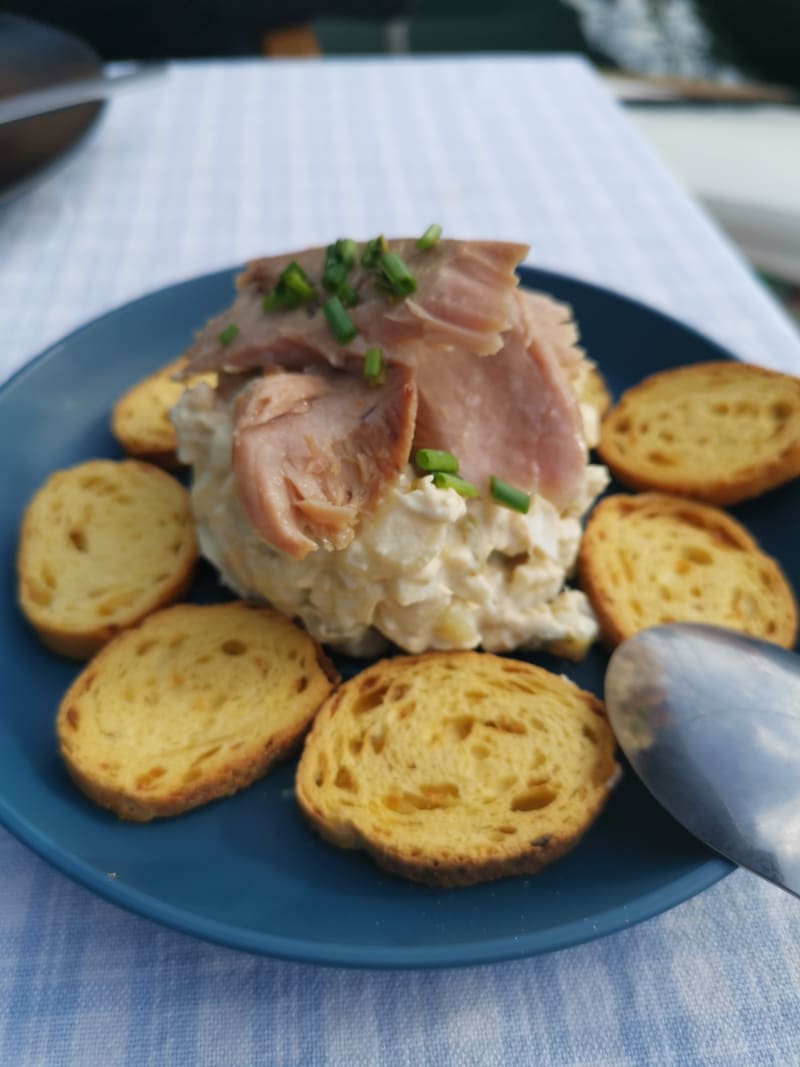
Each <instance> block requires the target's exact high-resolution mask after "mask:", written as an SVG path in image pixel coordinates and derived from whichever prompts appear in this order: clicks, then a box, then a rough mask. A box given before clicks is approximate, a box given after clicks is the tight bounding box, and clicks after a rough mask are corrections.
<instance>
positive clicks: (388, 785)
mask: <svg viewBox="0 0 800 1067" xmlns="http://www.w3.org/2000/svg"><path fill="white" fill-rule="evenodd" d="M447 665H450V666H449V667H448V666H447ZM440 667H444V668H445V669H446V670H450V669H452V670H453V671H454V672H455V673H454V674H452V675H451V678H452V682H451V685H456V686H459V690H458V692H459V694H461V691H462V689H463V687H464V686H466V690H465V692H466V691H469V690H470V686H472V685H475V686H477V687H478V689H479V690H480V691H481V692H482V693H483V694H484V696H486V697H487V698H490V694H491V679H492V678H494V679H495V681H496V683H497V684H498V685H500V686H501V688H500V689H498V692H497V696H499V697H500V700H501V703H502V701H503V699H504V692H505V699H511V700H512V701H513V692H515V690H513V689H508V690H507V691H504V690H503V689H502V685H512V686H521V687H522V691H523V692H525V693H527V695H528V703H529V709H532V708H533V707H534V704H536V707H537V709H538V710H537V711H536V713H535V715H536V716H543V715H544V711H543V701H544V700H545V698H547V700H549V701H553V700H555V701H558V702H563V704H564V707H565V709H566V710H565V714H564V716H563V717H562V718H561V719H560V720H559V729H560V730H566V731H567V732H568V733H569V731H573V732H580V731H582V730H584V729H586V730H587V731H588V735H591V736H592V738H593V739H594V742H595V743H596V747H595V748H593V749H592V750H591V752H590V754H589V755H588V756H587V755H586V753H584V755H585V756H586V758H587V766H588V767H589V768H590V773H587V775H586V777H585V779H583V780H582V781H581V784H580V787H579V789H578V790H577V791H576V797H577V795H578V793H580V794H581V796H580V799H579V800H578V799H575V798H574V797H571V798H570V801H571V807H570V806H569V805H567V806H566V807H565V808H564V810H563V811H562V810H561V809H559V813H558V817H557V818H556V816H555V815H553V816H552V818H551V817H550V813H549V812H548V811H547V808H548V803H543V804H542V805H541V806H542V808H543V810H544V813H545V814H544V815H542V814H540V813H539V812H538V811H537V810H534V806H535V804H538V798H537V795H535V794H536V789H537V788H541V789H549V788H550V786H548V785H545V784H544V778H543V780H542V782H541V783H539V785H537V786H532V785H531V783H530V782H529V781H526V778H525V775H526V773H527V771H525V770H524V769H521V770H520V774H521V777H520V780H519V781H518V782H516V784H515V785H514V786H512V785H511V784H508V783H507V786H506V788H507V789H508V790H509V791H510V792H509V793H508V796H505V795H503V786H502V783H501V784H500V785H499V787H498V788H499V794H500V800H498V802H497V804H496V805H495V804H494V802H493V801H490V802H488V806H487V805H483V806H481V805H480V804H478V806H477V808H476V809H475V810H474V811H473V809H472V808H471V807H468V808H467V811H468V813H469V816H470V817H474V822H475V825H476V826H477V825H478V824H479V823H480V822H481V820H482V819H484V818H485V819H488V820H490V821H491V820H493V819H499V820H500V823H501V826H500V828H499V832H496V831H494V830H491V829H490V828H488V827H485V826H484V827H483V828H481V829H479V830H478V829H473V830H472V831H470V829H467V830H466V831H464V833H465V834H466V838H467V840H466V843H462V844H461V845H459V844H458V843H457V840H456V838H457V834H456V833H453V835H452V837H449V838H448V843H447V844H446V845H445V846H442V845H441V833H442V832H447V833H449V831H447V830H446V828H445V830H443V831H439V839H438V840H437V841H431V840H428V839H427V838H426V834H428V833H429V832H430V825H423V827H422V828H421V829H420V830H419V832H418V833H417V831H416V830H410V831H409V830H408V828H404V827H402V819H403V817H404V809H403V807H402V804H403V799H402V794H403V790H404V789H408V790H412V794H411V795H412V797H414V795H415V794H414V793H413V789H414V785H413V782H415V781H416V780H417V779H418V778H419V777H420V773H423V776H424V767H423V766H422V765H423V764H424V763H425V760H426V758H427V759H429V760H430V759H431V758H432V757H431V756H430V753H431V751H433V750H434V749H435V748H436V744H435V743H429V744H426V741H425V738H426V737H427V736H428V734H429V733H430V729H429V727H431V724H433V730H434V735H435V733H436V730H437V729H438V727H439V726H441V727H442V729H443V730H447V729H449V726H448V725H447V724H448V723H449V722H450V719H451V712H452V701H451V702H450V703H448V701H447V699H446V698H447V694H446V693H443V692H438V697H439V698H441V699H442V701H443V703H442V704H441V706H438V707H437V705H436V701H437V691H436V690H434V692H433V693H432V694H431V697H430V702H429V703H428V704H426V705H425V707H424V709H423V710H422V712H421V715H420V722H419V726H420V730H421V733H420V735H419V736H418V737H417V739H416V741H415V742H414V748H413V760H412V762H413V763H414V764H415V767H414V768H413V769H407V768H400V767H399V765H398V763H397V759H398V753H399V749H395V750H393V751H392V753H391V754H390V756H391V761H392V762H391V763H388V762H387V765H386V767H385V768H384V770H385V774H386V777H385V779H384V780H382V781H381V782H380V784H379V785H378V787H377V789H378V791H379V792H380V793H381V795H377V793H376V789H374V788H371V787H370V788H369V789H367V790H366V791H365V792H364V795H362V796H361V797H360V798H359V802H358V804H356V806H355V807H353V806H349V807H344V806H342V805H341V804H340V803H339V802H338V798H337V796H336V795H335V794H336V790H335V788H333V787H330V788H326V782H323V783H320V782H319V765H320V760H323V761H325V760H326V759H327V761H328V772H327V775H328V779H330V780H333V781H334V782H336V781H337V780H338V778H339V776H340V775H342V774H343V775H345V778H344V781H345V783H347V776H355V775H356V773H357V772H356V771H355V769H354V766H353V761H352V760H351V759H349V757H342V758H341V760H340V763H339V764H338V765H337V764H334V763H332V761H331V760H330V753H331V745H332V743H333V741H332V739H334V738H335V743H336V745H337V746H338V748H339V750H340V751H341V752H342V753H346V752H347V751H348V746H349V751H350V752H351V753H352V752H353V751H354V745H355V744H356V742H355V739H354V737H353V735H352V734H351V733H349V732H348V730H347V726H348V725H349V722H348V716H350V717H353V716H355V717H356V718H357V720H358V727H357V728H358V729H361V728H362V727H365V728H367V729H368V730H373V731H374V730H375V729H380V728H381V727H384V728H385V729H386V731H387V732H388V730H389V724H390V723H391V722H392V721H394V722H395V724H396V722H397V720H396V719H394V720H393V719H392V715H393V710H392V709H393V706H396V705H395V697H396V694H397V693H398V692H401V691H402V690H403V687H404V686H406V685H408V686H409V691H410V692H412V693H414V692H416V689H415V684H416V685H418V684H419V682H418V681H415V680H414V676H415V674H418V675H419V674H421V675H423V676H424V675H425V673H426V672H430V670H431V669H432V668H433V669H435V670H436V671H438V670H439V668H440ZM439 673H441V672H439ZM526 687H528V688H527V689H526ZM381 691H384V692H385V693H386V704H385V705H384V704H382V703H381V702H380V701H379V702H378V703H377V704H375V705H374V707H371V708H370V710H369V711H368V712H364V711H363V710H362V711H359V702H360V701H361V702H362V703H363V702H366V703H367V704H372V703H373V702H374V701H375V700H376V699H377V696H378V695H379V694H380V693H381ZM420 691H421V690H420ZM476 691H477V690H476ZM509 694H512V695H511V696H509ZM537 695H538V696H539V698H540V702H539V703H537V702H536V697H537ZM451 698H452V693H451ZM514 709H515V710H514V713H513V721H512V722H510V723H509V724H507V725H508V727H509V730H510V732H513V733H514V735H515V736H514V740H513V747H512V749H511V751H516V752H517V758H518V759H520V760H521V766H522V768H524V767H525V766H526V764H525V759H526V758H527V757H530V756H531V754H532V751H535V752H536V753H538V749H536V748H535V746H536V745H538V744H539V743H540V741H539V737H540V735H537V736H536V738H535V739H534V732H535V730H534V728H533V727H531V729H530V730H528V728H527V727H528V726H529V725H530V724H526V723H525V721H524V714H523V713H522V712H520V711H519V709H518V708H517V705H516V704H514ZM496 710H497V709H496V707H495V709H494V710H493V711H492V712H491V715H492V716H495V717H498V714H496ZM400 713H402V708H401V712H400ZM400 713H398V714H400ZM487 714H489V713H488V712H487ZM481 715H482V713H481V712H480V711H478V710H477V709H473V710H472V711H471V712H470V715H468V716H467V718H466V719H465V720H464V721H461V720H459V719H457V728H458V729H460V730H467V728H468V727H469V723H470V722H474V728H475V730H476V736H477V735H478V734H479V733H481V731H484V727H485V726H486V721H488V722H489V723H490V725H491V726H492V728H493V729H494V728H495V727H496V724H494V723H493V721H492V719H491V717H490V718H489V719H488V720H486V721H482V720H481ZM499 718H500V719H502V713H499ZM337 723H340V724H341V726H338V727H337ZM443 723H444V726H442V724H443ZM437 724H438V725H437ZM459 724H460V725H459ZM469 729H472V727H469ZM500 729H501V730H504V729H505V727H502V726H501V727H500ZM486 730H488V727H486ZM426 731H427V732H426ZM484 732H486V731H484ZM372 736H375V735H374V733H373V735H372ZM469 736H470V734H469V732H467V733H466V734H465V738H464V739H462V740H465V739H466V738H468V737H469ZM583 736H584V738H585V737H586V736H587V735H586V734H584V735H583ZM482 744H483V742H482V741H478V742H476V746H477V745H482ZM457 745H458V741H457V740H454V741H453V746H454V747H453V752H452V753H451V755H452V759H451V760H450V762H451V765H452V763H453V759H455V751H456V747H457ZM528 746H530V747H528ZM365 747H366V746H365ZM614 747H615V745H614V738H613V734H612V732H611V728H610V726H609V725H608V723H607V720H606V718H605V712H604V709H603V705H602V703H601V702H600V701H599V700H598V699H597V698H596V697H594V696H593V695H592V694H590V693H586V692H583V691H581V690H579V689H578V688H577V687H576V686H574V685H573V684H572V683H571V682H569V681H568V680H567V679H565V678H563V677H559V676H556V675H553V674H550V673H549V672H547V671H544V670H542V669H541V668H538V667H534V666H533V665H531V664H528V663H524V662H522V661H519V660H509V659H504V658H502V657H498V656H493V655H490V654H489V653H480V652H427V653H423V654H421V655H416V656H399V657H395V658H394V659H391V660H383V661H380V662H378V663H376V664H374V665H373V666H372V667H370V668H368V669H367V670H366V671H364V672H362V673H361V674H360V675H357V676H356V677H355V678H353V679H351V680H350V681H348V682H345V683H344V685H342V686H341V687H340V688H339V690H338V691H337V692H336V693H335V694H333V695H332V696H331V697H329V698H328V700H326V702H325V703H324V704H323V706H322V708H321V709H320V712H319V714H318V716H317V719H316V721H315V723H314V726H313V727H312V730H311V732H310V734H309V736H308V738H307V740H306V743H305V747H304V750H303V754H302V756H301V759H300V763H299V766H298V770H297V775H296V780H295V793H296V797H297V801H298V804H299V806H300V809H301V811H302V812H303V815H304V817H305V818H306V819H307V821H308V822H309V824H310V825H311V826H312V827H313V828H314V829H315V830H316V832H317V833H319V834H320V836H321V837H323V838H324V839H325V840H327V841H329V842H330V843H331V844H334V845H336V846H338V847H340V848H357V849H363V850H365V851H366V852H367V853H368V854H369V855H370V856H371V857H372V859H373V860H374V861H375V862H376V863H377V864H378V865H379V866H380V867H382V868H383V869H385V870H387V871H389V872H391V873H393V874H396V875H400V876H401V877H404V878H408V879H410V880H412V881H415V882H421V883H423V884H427V885H432V886H442V887H456V886H468V885H474V884H476V883H478V882H485V881H490V880H494V879H497V878H504V877H510V876H516V875H523V874H528V875H532V874H536V873H537V872H538V871H540V870H541V869H542V868H543V867H545V866H547V865H549V864H551V863H553V862H555V861H556V860H557V859H559V858H560V857H562V856H563V855H565V854H566V853H567V852H569V851H570V850H571V849H572V848H574V847H575V846H576V845H577V844H578V842H579V841H580V840H581V838H582V837H583V835H584V834H585V833H586V831H587V830H588V828H589V827H590V826H591V824H592V823H593V822H594V820H595V819H596V818H597V816H598V815H599V813H600V811H601V810H602V808H603V806H604V804H605V802H606V800H607V798H608V795H609V793H610V790H611V788H612V782H613V780H614V778H615V773H616V764H615V762H614ZM442 758H444V757H442ZM435 762H436V761H435V760H434V763H435ZM417 764H418V765H419V767H417ZM432 766H433V764H432ZM419 768H422V770H421V771H420V770H419ZM431 773H441V768H438V769H437V770H436V771H435V772H434V771H433V770H432V771H431ZM475 773H476V774H477V773H479V771H478V770H477V769H476V772H475ZM565 773H566V772H565ZM450 777H451V778H453V779H454V780H456V781H457V782H458V786H452V785H450V786H441V787H440V788H441V789H442V790H444V793H443V796H444V798H445V800H447V797H448V793H447V790H448V789H449V790H450V792H451V793H452V790H453V789H456V788H459V789H461V790H463V791H464V792H465V793H469V791H470V782H469V780H468V778H469V776H466V777H463V776H462V777H461V778H459V777H458V773H457V771H456V770H455V769H454V768H453V769H451V771H450ZM482 780H483V779H482ZM496 784H497V783H495V785H496ZM550 784H551V785H552V784H553V783H552V780H551V782H550ZM417 788H418V789H419V791H420V792H419V793H418V794H417V795H416V800H414V803H417V804H421V812H419V811H417V810H413V809H412V810H411V813H410V817H411V821H412V823H413V822H414V821H415V820H418V819H419V820H420V821H421V822H422V823H423V824H425V823H426V818H427V817H426V815H425V812H426V810H427V809H426V806H427V805H430V807H431V808H432V809H433V811H432V815H431V819H430V820H428V822H429V823H431V824H432V823H433V821H438V820H444V821H446V820H447V818H448V814H447V811H446V810H445V812H440V811H438V810H436V809H437V802H438V801H437V793H436V788H437V787H435V786H434V787H431V788H432V789H433V792H432V793H431V792H430V791H429V792H427V793H426V786H425V785H424V784H423V785H421V786H418V787H417ZM491 788H494V785H492V786H491ZM526 789H531V790H532V791H533V792H532V794H531V807H530V808H526V807H524V803H522V802H521V803H522V806H521V807H519V808H518V809H517V810H512V808H513V804H512V797H513V795H515V793H516V794H519V793H520V791H522V793H523V794H524V792H525V790H526ZM564 789H565V791H566V789H567V787H566V786H565V787H564ZM394 792H399V793H400V794H401V799H400V808H399V809H398V810H399V815H396V814H394V809H392V808H390V809H389V813H388V814H387V815H384V813H383V811H384V809H383V808H381V804H383V805H384V807H385V805H386V804H387V803H388V802H389V801H391V800H392V795H393V793H394ZM490 792H491V789H490ZM387 795H388V797H389V801H387ZM543 796H544V799H545V801H547V799H548V798H547V796H546V795H545V794H543ZM426 798H427V799H426ZM552 799H555V794H554V796H553V798H552ZM523 801H524V795H523ZM560 802H561V798H560V797H559V803H560ZM458 803H461V799H460V798H459V800H458V801H454V803H453V805H452V806H457V804H458ZM470 803H472V801H471V800H468V799H464V804H465V805H469V804H470ZM509 805H511V807H510V806H509ZM450 806H451V805H450V802H449V800H447V804H446V805H445V807H450ZM490 809H491V814H489V811H490ZM376 811H379V815H378V816H375V812H376ZM501 812H502V814H501ZM382 819H386V822H385V824H384V823H383V822H382V821H381V820H382ZM398 820H399V821H400V824H401V825H400V826H398ZM467 821H469V820H467ZM542 825H545V826H546V829H544V830H543V829H542ZM537 826H538V828H537ZM461 829H462V828H461V827H459V833H460V832H461ZM409 833H410V834H411V837H409ZM415 834H416V835H417V836H414V835H415ZM487 835H488V836H487Z"/></svg>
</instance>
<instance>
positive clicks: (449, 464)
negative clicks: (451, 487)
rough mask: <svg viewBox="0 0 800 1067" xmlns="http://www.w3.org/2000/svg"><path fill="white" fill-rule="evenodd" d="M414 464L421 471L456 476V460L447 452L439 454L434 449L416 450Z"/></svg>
mask: <svg viewBox="0 0 800 1067" xmlns="http://www.w3.org/2000/svg"><path fill="white" fill-rule="evenodd" d="M414 462H415V463H416V465H417V466H418V467H419V469H420V470H421V471H444V472H446V473H449V474H458V460H457V459H456V457H455V456H453V455H451V454H450V453H449V452H440V451H439V450H438V449H436V448H418V449H417V454H416V456H415V457H414Z"/></svg>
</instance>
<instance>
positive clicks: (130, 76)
mask: <svg viewBox="0 0 800 1067" xmlns="http://www.w3.org/2000/svg"><path fill="white" fill-rule="evenodd" d="M166 70H167V65H166V64H165V63H143V64H139V65H137V66H136V67H133V68H132V69H130V70H127V71H124V72H123V73H121V74H115V75H101V76H100V77H97V78H81V79H80V80H78V81H72V82H65V83H63V84H61V85H48V86H47V87H46V88H44V89H35V90H33V91H32V92H28V93H19V94H17V95H16V96H9V97H6V98H5V99H4V100H0V126H2V125H4V124H5V123H7V122H17V121H19V120H20V119H29V118H32V117H33V116H34V115H44V114H46V113H48V112H50V111H60V110H61V109H62V108H65V107H73V106H74V105H75V104H86V103H89V102H90V101H95V100H105V99H106V98H107V97H109V96H113V95H115V94H116V93H119V92H122V91H124V90H127V89H133V88H137V87H138V86H141V85H144V84H145V83H147V82H151V81H154V80H155V79H156V78H161V77H163V76H164V74H165V73H166Z"/></svg>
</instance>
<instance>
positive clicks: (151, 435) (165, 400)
mask: <svg viewBox="0 0 800 1067" xmlns="http://www.w3.org/2000/svg"><path fill="white" fill-rule="evenodd" d="M185 366H186V359H185V358H184V357H183V356H181V357H180V358H179V359H176V360H173V361H172V362H171V363H168V364H167V365H166V366H164V367H162V368H161V369H160V370H157V371H156V372H155V373H154V374H148V375H147V377H146V378H143V379H142V380H141V381H139V382H137V383H136V384H135V385H133V386H131V388H130V389H128V390H127V391H126V392H125V393H123V395H122V396H121V397H120V398H119V399H118V400H117V402H116V403H115V405H114V407H113V410H112V412H111V432H112V433H113V435H114V437H115V438H116V439H117V441H118V442H119V444H120V445H121V446H122V448H123V450H124V451H125V452H126V453H127V454H128V455H129V456H134V457H135V458H136V459H140V460H144V461H145V462H147V463H155V464H156V465H157V466H160V467H164V468H165V469H167V470H175V469H176V468H178V467H180V465H181V464H180V461H179V459H178V456H177V451H176V450H177V438H176V435H175V430H174V427H173V426H172V423H171V422H170V420H169V411H170V409H171V408H172V407H173V406H174V405H175V404H176V403H177V402H178V400H179V399H180V397H181V395H182V394H183V392H184V391H185V390H186V389H189V388H191V387H192V386H193V385H196V384H197V383H198V382H200V381H208V382H209V384H212V385H213V384H214V383H215V382H216V377H217V376H216V375H215V374H204V375H197V376H195V377H193V378H189V379H187V380H177V379H176V375H178V374H180V372H181V371H182V370H183V369H184V367H185Z"/></svg>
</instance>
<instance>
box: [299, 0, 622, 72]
mask: <svg viewBox="0 0 800 1067" xmlns="http://www.w3.org/2000/svg"><path fill="white" fill-rule="evenodd" d="M313 28H314V31H315V33H316V35H317V38H318V40H319V42H320V45H321V48H322V51H323V52H325V53H327V54H332V53H347V52H350V53H355V52H383V51H394V52H415V53H420V52H423V53H424V52H427V53H431V52H433V53H447V52H473V53H474V52H580V53H583V54H584V55H589V56H590V57H591V58H593V59H598V60H603V59H604V58H605V57H604V56H601V55H600V54H599V53H596V52H595V51H594V50H593V49H592V46H591V44H590V42H589V41H588V40H587V38H586V36H585V34H584V33H583V30H582V29H581V25H580V20H579V18H578V15H577V14H576V12H575V11H574V10H573V9H572V8H571V7H570V6H569V5H567V4H565V3H563V0H536V3H531V2H530V0H494V2H493V3H491V4H490V3H487V2H486V0H409V3H408V4H407V9H406V11H405V13H404V14H403V15H402V16H400V17H397V18H395V19H394V20H391V21H389V22H386V21H381V20H379V19H376V18H375V17H374V16H373V17H371V18H370V19H352V18H341V17H336V18H317V19H315V20H314V22H313Z"/></svg>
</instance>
